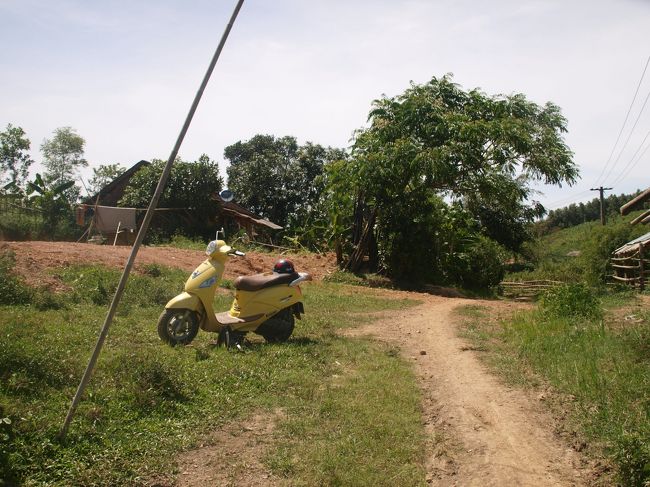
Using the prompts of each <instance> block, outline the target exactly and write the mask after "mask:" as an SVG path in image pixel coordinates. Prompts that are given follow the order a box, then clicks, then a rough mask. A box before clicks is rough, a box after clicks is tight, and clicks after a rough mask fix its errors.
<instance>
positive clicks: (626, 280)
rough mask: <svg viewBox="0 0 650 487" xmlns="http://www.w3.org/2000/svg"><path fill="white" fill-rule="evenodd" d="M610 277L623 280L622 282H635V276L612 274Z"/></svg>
mask: <svg viewBox="0 0 650 487" xmlns="http://www.w3.org/2000/svg"><path fill="white" fill-rule="evenodd" d="M612 279H616V280H617V281H624V282H632V281H634V282H636V281H637V279H638V278H637V277H618V276H612Z"/></svg>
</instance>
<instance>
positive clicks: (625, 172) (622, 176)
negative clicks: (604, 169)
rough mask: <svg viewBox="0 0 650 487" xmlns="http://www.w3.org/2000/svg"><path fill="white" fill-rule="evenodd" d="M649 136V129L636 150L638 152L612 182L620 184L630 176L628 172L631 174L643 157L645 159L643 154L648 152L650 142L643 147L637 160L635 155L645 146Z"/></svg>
mask: <svg viewBox="0 0 650 487" xmlns="http://www.w3.org/2000/svg"><path fill="white" fill-rule="evenodd" d="M648 136H650V131H648V133H647V134H646V136H645V138H644V139H643V142H641V145H640V146H639V148H638V149H637V150H636V152H635V153H634V155H633V156H632V158H631V159H630V161H629V162H628V163H627V165H626V166H625V167H624V168H623V170H622V171H621V174H619V176H618V178H616V181H614V183H612V184H618V183H619V182H621V181H623V180H624V179H625V178H626V177H627V176H628V174H630V172H631V171H632V169H634V167H635V166H636V165H637V164H638V163H639V162H640V161H641V159H643V156H644V155H645V153H646V152H648V149H650V144H648V145H647V146H646V148H645V149H643V151H642V152H641V154H639V157H638V158H637V159H636V161H634V156H636V155H637V153H638V152H639V150H641V147H643V144H644V143H645V141H646V139H647V138H648ZM632 161H634V162H632ZM628 168H629V169H628Z"/></svg>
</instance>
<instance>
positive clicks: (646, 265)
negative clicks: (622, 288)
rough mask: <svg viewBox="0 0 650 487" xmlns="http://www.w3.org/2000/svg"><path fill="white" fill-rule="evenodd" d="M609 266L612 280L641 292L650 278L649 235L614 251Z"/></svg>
mask: <svg viewBox="0 0 650 487" xmlns="http://www.w3.org/2000/svg"><path fill="white" fill-rule="evenodd" d="M610 264H611V266H612V269H613V271H614V273H613V274H612V276H611V278H612V279H614V280H615V281H617V282H624V283H625V284H629V285H631V286H634V287H638V288H639V290H640V291H643V290H644V289H645V286H646V283H647V280H648V277H650V233H646V234H645V235H643V236H641V237H639V238H637V239H636V240H632V241H631V242H628V243H626V244H625V245H624V246H623V247H621V248H620V249H617V250H616V251H614V256H613V257H612V258H611V259H610Z"/></svg>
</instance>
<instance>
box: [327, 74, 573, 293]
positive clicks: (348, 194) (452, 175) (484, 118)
mask: <svg viewBox="0 0 650 487" xmlns="http://www.w3.org/2000/svg"><path fill="white" fill-rule="evenodd" d="M369 120H370V126H369V127H368V128H366V129H363V130H360V131H358V132H357V134H356V137H355V140H354V144H353V147H352V154H351V157H350V159H349V160H348V161H340V162H337V163H335V164H333V165H331V166H330V167H328V183H329V184H328V191H329V192H330V194H331V197H330V201H331V204H332V211H333V212H336V216H337V219H338V226H339V228H338V232H339V237H340V239H341V242H342V244H343V247H344V250H345V251H347V254H348V259H347V264H346V265H347V268H348V269H350V270H352V271H357V270H359V269H360V268H361V266H362V264H363V262H364V257H365V256H366V255H369V259H370V260H369V264H370V268H371V270H373V268H374V269H375V270H376V269H384V270H385V272H387V273H388V274H389V275H391V276H393V277H396V278H402V279H405V278H407V279H410V280H416V281H417V280H420V281H429V282H452V283H455V282H454V276H456V275H458V274H459V273H458V272H456V271H457V269H456V268H454V265H455V264H457V263H458V264H461V265H462V263H463V260H464V259H465V257H464V256H465V255H466V254H468V253H471V251H472V250H471V248H472V246H475V245H477V242H478V238H479V236H483V237H487V238H490V239H491V240H493V241H494V242H496V243H498V244H499V245H501V246H502V247H505V248H507V249H509V250H513V251H516V250H518V249H519V248H520V247H521V245H522V243H523V242H524V241H526V240H527V239H529V238H530V236H529V235H527V233H526V225H527V223H529V222H531V221H532V219H533V218H534V217H536V216H541V214H542V211H543V208H542V207H541V206H539V205H537V204H536V203H532V204H530V203H527V200H528V197H529V196H530V195H531V190H530V187H529V184H530V183H531V182H533V181H543V182H545V183H548V184H563V183H568V184H571V183H573V182H574V181H575V179H576V177H577V168H576V167H575V165H574V164H573V162H572V160H571V156H572V154H571V152H570V150H569V149H568V148H567V146H566V145H565V143H564V141H563V139H562V133H563V132H565V131H566V120H565V119H564V117H562V115H561V113H560V110H559V108H558V107H557V106H555V105H553V104H551V103H548V104H546V105H545V106H544V107H540V106H538V105H536V104H534V103H532V102H530V101H528V100H526V98H525V97H524V96H523V95H513V96H507V97H504V96H488V95H486V94H484V93H482V92H481V91H479V90H471V91H468V92H466V91H463V90H462V89H461V88H460V87H459V86H458V85H456V84H454V83H452V81H451V79H450V77H449V76H445V77H443V78H440V79H438V78H432V80H431V81H430V82H428V83H426V84H424V85H412V86H411V87H410V88H409V89H408V90H406V91H405V92H404V93H403V94H401V95H399V96H397V97H394V98H382V99H380V100H376V101H375V102H374V103H373V109H372V110H371V112H370V115H369ZM450 199H451V201H452V203H451V204H449V203H448V201H449V200H450ZM495 253H498V252H495ZM490 267H492V265H490ZM483 280H484V281H485V282H488V283H489V282H490V281H491V279H483Z"/></svg>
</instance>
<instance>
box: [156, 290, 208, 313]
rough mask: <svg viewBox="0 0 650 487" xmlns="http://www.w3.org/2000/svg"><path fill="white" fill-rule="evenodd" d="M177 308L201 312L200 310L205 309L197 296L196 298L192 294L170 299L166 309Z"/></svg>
mask: <svg viewBox="0 0 650 487" xmlns="http://www.w3.org/2000/svg"><path fill="white" fill-rule="evenodd" d="M177 308H183V309H191V310H194V311H199V310H200V309H202V308H203V305H202V304H201V300H200V299H199V298H198V297H197V296H194V295H192V294H190V293H186V292H182V293H180V294H179V295H178V296H176V297H175V298H172V299H170V300H169V302H168V303H167V304H166V305H165V309H177Z"/></svg>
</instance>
